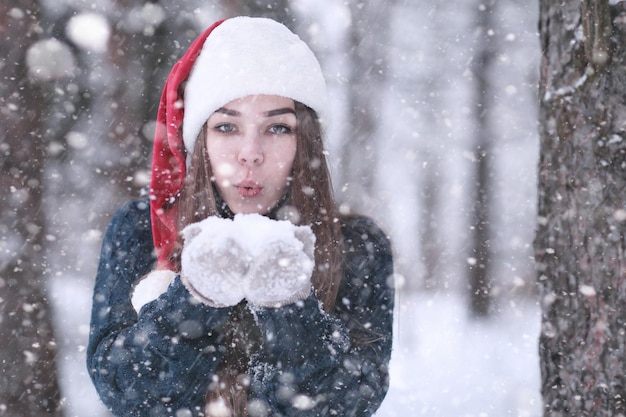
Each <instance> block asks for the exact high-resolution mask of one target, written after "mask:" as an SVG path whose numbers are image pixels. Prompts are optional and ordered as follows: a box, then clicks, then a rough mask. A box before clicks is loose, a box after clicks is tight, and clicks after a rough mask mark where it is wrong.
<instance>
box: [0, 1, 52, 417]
mask: <svg viewBox="0 0 626 417" xmlns="http://www.w3.org/2000/svg"><path fill="white" fill-rule="evenodd" d="M40 24H41V22H40V19H39V11H38V3H37V2H36V1H35V0H11V1H3V2H2V3H1V5H0V126H1V127H2V128H1V129H0V151H1V155H2V156H1V159H0V166H1V169H0V189H1V190H2V193H1V194H0V229H1V230H0V236H1V237H0V251H1V253H0V274H1V276H0V340H2V342H1V343H0V358H2V361H1V362H2V365H1V366H0V415H3V416H15V417H18V416H20V417H21V416H29V417H37V416H41V417H44V416H57V415H59V416H60V415H61V412H60V401H59V398H60V395H59V386H58V383H57V371H56V361H55V351H56V349H55V340H54V335H53V329H52V317H51V314H50V309H49V307H48V302H47V299H46V296H45V289H44V286H45V278H44V277H45V274H46V270H47V258H46V256H45V253H44V248H45V238H44V236H46V225H45V219H44V212H43V210H42V185H43V167H44V164H45V160H46V145H47V144H46V142H45V137H44V135H43V128H42V124H43V123H42V114H43V111H44V106H45V105H44V103H45V98H44V92H43V89H42V88H41V87H40V86H39V85H38V84H37V83H36V82H34V81H33V80H29V77H28V68H27V65H26V53H27V51H28V48H29V47H30V46H32V45H33V44H34V43H35V42H36V41H37V40H38V37H39V34H40V33H41V26H40Z"/></svg>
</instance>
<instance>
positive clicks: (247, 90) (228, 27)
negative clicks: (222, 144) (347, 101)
mask: <svg viewBox="0 0 626 417" xmlns="http://www.w3.org/2000/svg"><path fill="white" fill-rule="evenodd" d="M258 94H268V95H277V96H282V97H288V98H291V99H293V100H296V101H299V102H301V103H303V104H305V105H307V106H308V107H310V108H312V109H313V110H315V112H316V113H317V116H318V117H319V119H320V121H321V122H322V124H323V125H324V126H326V125H327V124H328V111H327V107H328V99H327V90H326V83H325V81H324V76H323V74H322V70H321V68H320V65H319V62H318V61H317V59H316V58H315V55H314V54H313V52H312V51H311V49H310V48H309V47H308V46H307V44H306V43H304V42H303V41H302V40H301V39H300V38H299V37H298V36H297V35H295V34H294V33H293V32H291V31H290V30H289V29H288V28H287V27H285V26H284V25H282V24H280V23H278V22H276V21H274V20H271V19H265V18H252V17H235V18H232V19H227V20H225V21H224V22H223V23H221V24H220V25H219V26H217V27H216V28H215V29H214V30H213V32H211V34H210V35H209V36H208V38H207V39H206V40H205V42H204V45H203V47H202V50H201V52H200V55H199V56H198V58H197V60H196V62H195V64H194V67H193V69H192V70H191V74H190V76H189V79H188V82H187V85H186V86H185V93H184V106H185V107H184V119H183V141H184V144H185V148H186V149H187V152H188V154H191V152H192V151H193V147H194V145H195V142H196V138H197V136H198V133H199V132H200V130H201V128H202V126H203V125H204V123H205V122H206V121H207V119H208V118H209V117H210V116H211V115H212V114H213V113H214V112H215V111H216V110H218V109H219V108H220V107H222V106H224V105H225V104H226V103H229V102H231V101H233V100H235V99H238V98H242V97H246V96H249V95H258Z"/></svg>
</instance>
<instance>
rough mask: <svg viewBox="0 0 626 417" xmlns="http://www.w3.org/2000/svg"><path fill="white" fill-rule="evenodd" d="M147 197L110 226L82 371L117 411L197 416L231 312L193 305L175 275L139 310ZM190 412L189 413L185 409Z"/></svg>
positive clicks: (149, 256)
mask: <svg viewBox="0 0 626 417" xmlns="http://www.w3.org/2000/svg"><path fill="white" fill-rule="evenodd" d="M148 213H149V209H148V204H147V202H133V203H130V204H128V205H127V206H125V207H123V208H122V209H120V210H119V211H118V212H117V213H116V214H115V216H114V217H113V219H112V221H111V224H110V225H109V227H108V228H107V230H106V232H105V236H104V240H103V244H102V251H101V256H100V262H99V265H98V272H97V275H96V282H95V288H94V295H93V306H92V315H91V327H90V335H89V344H88V347H87V368H88V371H89V375H90V377H91V379H92V381H93V383H94V385H95V387H96V390H97V392H98V394H99V396H100V398H101V399H102V401H103V402H104V404H105V405H106V406H107V407H108V408H109V409H110V410H111V411H112V412H113V413H114V414H115V415H117V416H125V417H130V416H148V415H154V416H170V415H179V414H177V412H179V411H181V410H189V411H185V412H186V414H185V413H184V415H193V416H196V415H199V413H200V412H201V411H203V409H204V395H205V393H206V391H207V387H208V384H209V383H210V380H211V375H212V373H213V372H214V371H215V368H216V366H217V364H218V363H219V362H220V360H221V359H222V356H223V350H220V349H218V346H219V344H220V339H221V332H220V328H221V326H222V325H223V323H224V322H225V321H226V320H227V318H228V314H229V313H228V309H216V308H211V307H208V306H205V305H202V304H200V303H197V302H194V299H193V298H191V296H190V294H189V292H187V290H186V289H185V288H184V286H183V285H182V284H181V282H180V279H178V278H176V279H175V280H174V281H173V283H172V284H171V285H170V286H169V288H168V290H167V292H165V293H164V294H162V295H161V296H160V297H159V298H158V299H156V300H154V301H152V302H150V303H148V304H146V305H145V306H144V307H143V308H142V309H141V311H140V312H139V314H137V313H136V312H135V310H134V309H133V307H132V305H131V301H130V294H131V292H132V288H133V286H134V285H135V283H136V282H137V281H138V280H139V279H140V278H141V277H142V276H143V275H144V274H146V273H147V272H149V271H150V269H151V268H152V266H153V265H154V255H153V245H152V236H151V232H150V218H149V214H148ZM189 412H191V413H189Z"/></svg>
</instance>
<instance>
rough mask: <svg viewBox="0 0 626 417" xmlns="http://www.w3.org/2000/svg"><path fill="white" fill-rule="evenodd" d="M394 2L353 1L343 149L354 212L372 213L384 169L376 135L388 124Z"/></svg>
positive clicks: (347, 195) (345, 199) (344, 198)
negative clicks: (385, 121) (385, 97)
mask: <svg viewBox="0 0 626 417" xmlns="http://www.w3.org/2000/svg"><path fill="white" fill-rule="evenodd" d="M393 4H394V2H393V1H387V2H384V1H371V2H362V1H356V0H352V1H349V2H348V6H349V7H350V12H351V15H352V23H351V25H350V42H351V44H350V45H348V47H349V48H350V50H349V51H348V54H349V56H350V60H351V69H350V71H351V74H350V77H349V81H348V85H349V90H348V107H349V109H350V110H349V111H350V114H349V119H348V120H349V123H350V127H349V129H347V134H346V137H345V138H344V139H343V140H344V142H343V145H342V150H341V174H340V178H341V182H340V187H339V188H340V190H341V194H339V195H338V197H339V199H340V200H341V202H342V203H345V204H347V205H348V207H350V209H351V210H353V211H357V212H358V211H362V212H366V213H371V212H372V207H368V204H369V202H370V199H371V198H372V197H373V192H374V178H375V174H376V167H377V165H378V157H377V155H378V147H377V145H376V135H377V134H378V125H379V123H380V121H381V120H382V116H383V115H382V114H381V112H382V111H383V105H382V102H383V100H382V98H383V88H384V81H385V78H386V74H387V68H388V62H387V56H386V53H387V49H388V42H389V37H390V28H389V26H390V21H391V10H392V8H393Z"/></svg>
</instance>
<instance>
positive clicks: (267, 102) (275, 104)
mask: <svg viewBox="0 0 626 417" xmlns="http://www.w3.org/2000/svg"><path fill="white" fill-rule="evenodd" d="M222 108H226V109H230V110H237V111H241V112H243V111H252V112H254V111H259V112H263V111H268V110H274V109H282V108H287V109H295V102H294V101H293V99H290V98H287V97H282V96H276V95H263V94H260V95H250V96H245V97H241V98H238V99H235V100H233V101H230V102H228V103H226V104H225V105H224V106H222Z"/></svg>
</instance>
